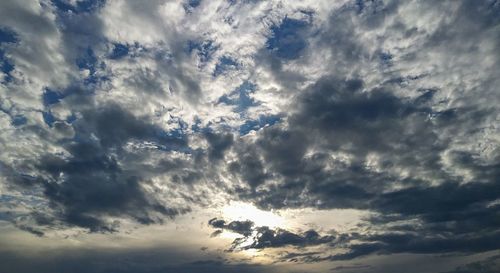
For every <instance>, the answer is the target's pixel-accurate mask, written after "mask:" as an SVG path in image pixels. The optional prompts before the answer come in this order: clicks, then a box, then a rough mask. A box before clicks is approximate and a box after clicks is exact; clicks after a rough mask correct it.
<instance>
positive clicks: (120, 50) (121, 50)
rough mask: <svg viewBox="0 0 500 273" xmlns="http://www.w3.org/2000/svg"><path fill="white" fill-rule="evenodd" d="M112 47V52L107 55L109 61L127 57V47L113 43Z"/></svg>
mask: <svg viewBox="0 0 500 273" xmlns="http://www.w3.org/2000/svg"><path fill="white" fill-rule="evenodd" d="M113 46H114V47H113V51H112V52H111V54H110V55H109V58H110V59H113V60H118V59H121V58H123V57H125V56H127V55H128V52H129V48H128V46H127V45H124V44H119V43H115V44H113Z"/></svg>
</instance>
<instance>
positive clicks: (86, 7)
mask: <svg viewBox="0 0 500 273" xmlns="http://www.w3.org/2000/svg"><path fill="white" fill-rule="evenodd" d="M52 3H53V4H54V6H55V7H56V8H57V9H58V10H60V11H63V12H69V11H71V12H74V13H82V12H93V11H95V10H96V9H99V8H101V7H103V6H104V4H105V3H106V0H80V1H77V2H76V5H72V4H70V3H69V1H68V0H52Z"/></svg>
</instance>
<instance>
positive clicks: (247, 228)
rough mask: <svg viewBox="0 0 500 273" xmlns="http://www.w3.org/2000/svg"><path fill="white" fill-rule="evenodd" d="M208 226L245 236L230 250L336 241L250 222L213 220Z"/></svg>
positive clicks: (319, 243) (299, 245) (301, 245)
mask: <svg viewBox="0 0 500 273" xmlns="http://www.w3.org/2000/svg"><path fill="white" fill-rule="evenodd" d="M208 224H209V225H210V226H211V227H213V228H218V229H220V230H228V231H231V232H234V233H238V234H241V235H243V237H241V238H236V239H235V240H234V241H233V243H232V247H231V249H230V250H236V249H239V250H248V249H264V248H279V247H286V246H294V247H305V246H314V245H321V244H326V243H329V242H332V241H333V240H334V239H335V237H334V236H321V235H320V234H319V233H318V232H316V231H315V230H312V229H311V230H307V231H305V232H303V233H301V234H296V233H293V232H290V231H288V230H285V229H281V228H277V229H271V228H269V227H267V226H254V223H253V222H252V221H250V220H246V221H231V222H229V223H227V224H226V221H224V220H221V219H217V218H213V219H211V220H210V221H209V222H208ZM220 233H221V232H219V231H216V232H214V233H213V235H215V236H217V235H219V234H220Z"/></svg>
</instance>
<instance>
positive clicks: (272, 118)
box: [239, 115, 281, 136]
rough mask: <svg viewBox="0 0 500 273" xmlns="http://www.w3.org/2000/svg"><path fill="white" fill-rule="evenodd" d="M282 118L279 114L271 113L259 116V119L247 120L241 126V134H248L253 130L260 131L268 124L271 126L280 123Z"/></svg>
mask: <svg viewBox="0 0 500 273" xmlns="http://www.w3.org/2000/svg"><path fill="white" fill-rule="evenodd" d="M280 120H281V117H280V116H278V115H269V116H264V115H261V116H259V119H256V120H247V121H246V122H245V123H244V124H243V125H241V126H240V129H239V132H240V135H242V136H243V135H246V134H248V133H250V132H251V131H258V130H259V129H261V128H264V127H266V126H271V125H274V124H276V123H278V122H279V121H280Z"/></svg>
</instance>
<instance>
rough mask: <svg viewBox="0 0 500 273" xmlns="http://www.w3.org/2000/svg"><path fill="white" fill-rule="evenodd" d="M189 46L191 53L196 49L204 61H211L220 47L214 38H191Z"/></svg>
mask: <svg viewBox="0 0 500 273" xmlns="http://www.w3.org/2000/svg"><path fill="white" fill-rule="evenodd" d="M187 46H188V48H187V49H188V52H189V53H193V52H194V51H196V54H197V55H198V57H199V58H200V61H201V62H202V63H206V62H208V61H210V60H211V59H212V55H213V54H214V53H215V51H217V49H218V48H219V47H218V46H217V45H216V44H215V43H214V41H212V40H206V41H203V42H197V41H191V40H190V41H188V44H187Z"/></svg>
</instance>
